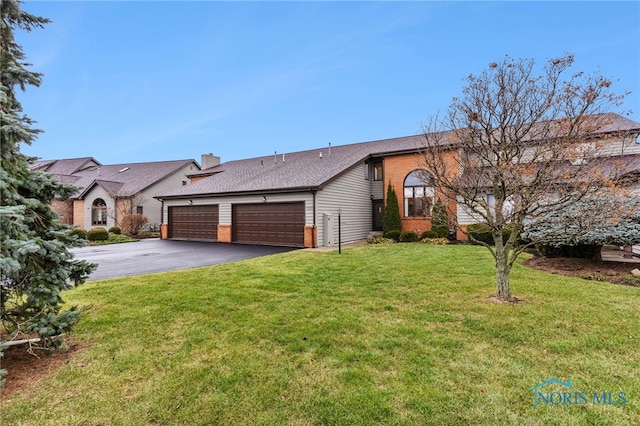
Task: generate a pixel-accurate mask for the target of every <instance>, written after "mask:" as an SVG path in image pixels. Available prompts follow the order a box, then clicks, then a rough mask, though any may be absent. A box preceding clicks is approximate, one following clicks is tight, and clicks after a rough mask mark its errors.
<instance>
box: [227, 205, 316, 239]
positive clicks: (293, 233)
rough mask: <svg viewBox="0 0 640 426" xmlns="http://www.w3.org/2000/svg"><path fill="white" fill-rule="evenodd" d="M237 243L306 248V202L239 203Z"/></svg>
mask: <svg viewBox="0 0 640 426" xmlns="http://www.w3.org/2000/svg"><path fill="white" fill-rule="evenodd" d="M232 215H233V230H234V238H233V240H234V241H236V242H243V243H254V244H271V245H288V246H297V247H302V246H304V203H303V202H299V203H270V204H236V205H234V206H233V213H232Z"/></svg>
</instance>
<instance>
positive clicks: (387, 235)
mask: <svg viewBox="0 0 640 426" xmlns="http://www.w3.org/2000/svg"><path fill="white" fill-rule="evenodd" d="M384 237H385V238H389V239H391V240H394V241H398V240H399V239H400V231H397V230H395V229H393V230H391V231H387V232H385V233H384Z"/></svg>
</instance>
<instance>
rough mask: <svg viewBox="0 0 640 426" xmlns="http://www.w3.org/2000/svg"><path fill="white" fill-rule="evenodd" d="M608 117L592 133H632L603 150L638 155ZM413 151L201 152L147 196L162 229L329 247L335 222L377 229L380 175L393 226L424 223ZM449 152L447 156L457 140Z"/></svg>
mask: <svg viewBox="0 0 640 426" xmlns="http://www.w3.org/2000/svg"><path fill="white" fill-rule="evenodd" d="M611 118H612V124H611V125H610V126H609V127H608V128H606V129H604V130H603V131H602V132H604V133H607V134H610V133H611V132H616V131H625V132H631V134H632V137H630V138H629V137H627V138H625V139H619V138H607V139H606V141H607V142H606V143H607V144H608V145H607V146H610V155H612V156H619V157H617V158H622V157H623V156H622V155H621V154H622V153H624V154H633V155H638V156H640V144H638V143H637V141H636V139H635V138H636V136H637V135H638V133H640V123H636V122H633V121H631V120H628V119H625V118H623V117H620V116H618V115H615V114H612V115H611ZM421 149H423V135H416V136H409V137H402V138H395V139H386V140H381V141H374V142H364V143H357V144H352V145H342V146H333V147H332V146H330V145H329V146H326V147H323V148H318V149H314V150H308V151H302V152H293V153H285V154H274V155H272V156H264V157H258V158H250V159H246V160H238V161H230V162H226V163H222V164H218V162H219V159H218V158H217V157H213V156H212V155H210V154H208V155H205V156H203V161H202V163H203V169H202V170H201V171H199V172H196V173H192V174H191V175H190V178H191V183H190V184H189V185H186V186H183V187H181V188H177V189H175V190H173V191H166V192H162V193H158V194H157V198H158V199H159V200H161V201H162V203H163V209H162V211H163V214H162V227H161V231H162V237H163V238H171V239H190V240H209V241H219V242H239V243H257V244H271V245H289V246H297V247H318V246H332V245H336V244H337V243H338V237H339V235H338V230H339V229H340V238H341V241H342V242H349V241H356V240H360V239H364V238H366V237H367V236H368V235H369V234H370V233H371V231H378V230H382V219H383V215H384V205H385V200H384V198H385V196H386V185H387V184H388V183H391V185H392V186H393V187H394V188H395V190H396V193H397V194H398V199H399V203H400V212H401V216H402V230H412V231H416V232H422V231H425V230H429V229H431V207H432V206H433V203H434V201H435V200H434V197H436V196H437V188H434V187H433V186H431V185H430V184H429V183H425V182H424V181H423V180H422V178H421V174H420V173H419V172H418V171H419V170H420V169H421V168H422V167H423V166H422V163H423V158H422V156H421V154H420V151H421ZM450 153H451V155H452V156H455V155H457V148H456V147H455V146H452V148H451V151H450ZM211 160H213V161H214V162H213V163H210V161H211ZM448 207H449V209H450V210H451V211H453V212H456V214H457V218H458V223H459V224H461V225H463V226H464V225H467V224H470V223H475V222H476V221H474V220H473V218H472V217H470V216H469V215H466V214H465V213H464V212H463V211H461V209H458V206H456V204H455V203H453V202H452V203H451V204H450V205H449V206H448ZM338 218H339V219H340V223H339V224H338ZM458 238H460V239H463V238H465V237H464V234H463V233H459V234H458Z"/></svg>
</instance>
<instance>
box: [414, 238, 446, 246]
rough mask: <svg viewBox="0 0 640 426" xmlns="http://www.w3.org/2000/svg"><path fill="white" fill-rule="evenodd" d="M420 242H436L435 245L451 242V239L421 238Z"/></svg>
mask: <svg viewBox="0 0 640 426" xmlns="http://www.w3.org/2000/svg"><path fill="white" fill-rule="evenodd" d="M420 242H422V243H425V244H437V245H444V244H449V243H451V241H449V239H448V238H423V239H422V240H420Z"/></svg>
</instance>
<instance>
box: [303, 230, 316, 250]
mask: <svg viewBox="0 0 640 426" xmlns="http://www.w3.org/2000/svg"><path fill="white" fill-rule="evenodd" d="M304 246H305V247H306V248H315V247H318V228H316V227H315V226H313V225H311V226H309V225H307V226H305V227H304Z"/></svg>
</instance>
